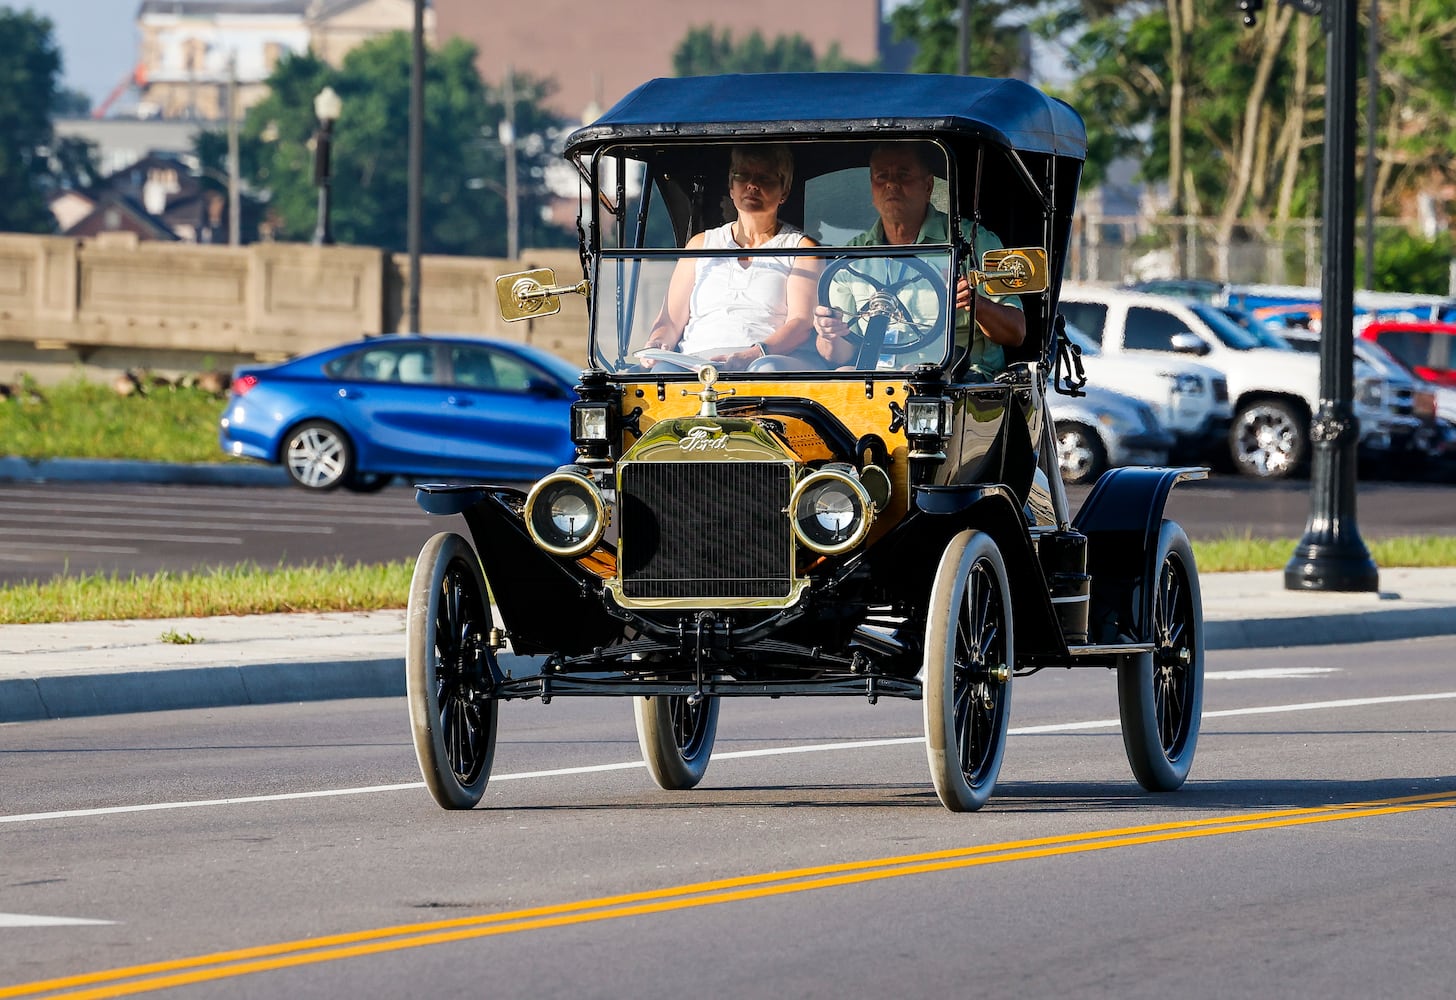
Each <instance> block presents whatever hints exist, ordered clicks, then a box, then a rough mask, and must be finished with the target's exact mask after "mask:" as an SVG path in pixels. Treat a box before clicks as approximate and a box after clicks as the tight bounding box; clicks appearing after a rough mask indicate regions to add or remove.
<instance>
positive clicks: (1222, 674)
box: [1203, 667, 1341, 681]
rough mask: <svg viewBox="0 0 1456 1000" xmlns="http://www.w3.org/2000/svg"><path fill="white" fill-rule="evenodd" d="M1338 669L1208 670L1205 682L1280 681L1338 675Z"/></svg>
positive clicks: (1267, 668) (1204, 677)
mask: <svg viewBox="0 0 1456 1000" xmlns="http://www.w3.org/2000/svg"><path fill="white" fill-rule="evenodd" d="M1340 670H1341V668H1340V667H1257V668H1254V669H1250V670H1208V671H1205V672H1204V674H1203V679H1204V680H1206V681H1276V680H1277V681H1282V680H1297V679H1300V678H1303V677H1319V676H1322V675H1324V674H1338V673H1339V672H1340Z"/></svg>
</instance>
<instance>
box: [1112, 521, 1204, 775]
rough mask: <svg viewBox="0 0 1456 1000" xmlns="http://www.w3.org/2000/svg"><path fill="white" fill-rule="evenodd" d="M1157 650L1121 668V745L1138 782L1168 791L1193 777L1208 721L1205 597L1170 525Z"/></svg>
mask: <svg viewBox="0 0 1456 1000" xmlns="http://www.w3.org/2000/svg"><path fill="white" fill-rule="evenodd" d="M1157 566H1158V571H1157V573H1158V576H1157V582H1156V588H1157V589H1156V590H1155V591H1154V593H1153V601H1152V612H1153V617H1152V622H1151V627H1152V636H1151V638H1152V641H1153V651H1152V652H1151V653H1141V654H1138V655H1136V656H1128V657H1125V658H1124V659H1123V660H1122V662H1121V663H1120V664H1119V665H1118V668H1117V704H1118V714H1119V715H1120V716H1121V717H1122V742H1123V747H1124V748H1125V749H1126V750H1127V760H1128V763H1129V764H1131V765H1132V773H1133V775H1134V776H1135V777H1136V778H1137V780H1138V784H1140V785H1142V786H1143V787H1144V788H1146V789H1147V790H1148V791H1150V792H1171V791H1173V790H1174V789H1175V788H1178V787H1179V786H1180V785H1182V784H1183V782H1184V781H1186V780H1187V778H1188V771H1189V769H1190V768H1191V767H1192V766H1193V752H1194V750H1195V748H1196V747H1197V745H1198V731H1199V726H1200V723H1201V721H1202V717H1203V595H1202V591H1201V590H1200V588H1199V585H1198V567H1197V565H1195V564H1194V562H1193V548H1192V546H1190V545H1189V544H1188V536H1187V535H1185V534H1184V533H1183V529H1182V528H1181V527H1179V526H1178V524H1177V523H1175V522H1173V521H1164V522H1163V527H1162V530H1161V531H1160V532H1159V534H1158V560H1157Z"/></svg>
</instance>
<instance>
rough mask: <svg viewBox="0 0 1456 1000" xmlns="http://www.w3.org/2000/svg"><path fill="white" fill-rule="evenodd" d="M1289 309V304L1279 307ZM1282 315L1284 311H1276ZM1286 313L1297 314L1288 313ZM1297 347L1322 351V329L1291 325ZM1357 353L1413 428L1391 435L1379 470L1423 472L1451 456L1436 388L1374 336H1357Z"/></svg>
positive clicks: (1289, 334) (1290, 337)
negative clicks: (1407, 367)
mask: <svg viewBox="0 0 1456 1000" xmlns="http://www.w3.org/2000/svg"><path fill="white" fill-rule="evenodd" d="M1275 308H1278V309H1286V310H1287V309H1288V308H1289V307H1287V306H1281V307H1275ZM1275 315H1276V316H1277V315H1280V314H1275ZM1284 315H1296V314H1295V313H1284ZM1280 335H1281V336H1282V337H1283V338H1284V340H1285V341H1286V342H1287V343H1288V344H1289V345H1290V346H1291V347H1293V348H1294V349H1295V350H1296V351H1299V352H1301V353H1303V354H1318V353H1319V351H1320V332H1319V331H1318V330H1312V329H1310V328H1308V327H1306V326H1292V327H1287V328H1285V329H1284V330H1282V331H1281V334H1280ZM1355 357H1356V358H1358V359H1359V360H1360V362H1361V363H1362V364H1365V365H1369V366H1370V368H1371V370H1373V371H1374V372H1376V373H1377V374H1378V375H1379V376H1380V377H1381V378H1383V379H1384V380H1385V393H1386V399H1387V400H1389V401H1390V404H1391V406H1392V407H1393V408H1394V409H1395V411H1396V412H1397V413H1399V414H1403V415H1404V416H1405V418H1406V424H1405V425H1402V426H1407V425H1408V426H1409V428H1410V430H1409V432H1406V431H1404V430H1401V431H1398V432H1397V433H1394V434H1392V435H1391V447H1390V449H1389V450H1388V452H1386V453H1385V455H1384V459H1385V460H1384V462H1383V463H1382V465H1381V466H1380V467H1379V469H1378V471H1380V472H1383V473H1390V474H1394V475H1397V476H1421V475H1424V474H1425V473H1426V472H1427V471H1428V469H1429V468H1430V467H1432V466H1435V465H1440V464H1442V463H1444V462H1446V461H1447V460H1448V458H1449V457H1450V456H1448V455H1447V454H1446V452H1447V445H1446V435H1445V434H1444V433H1443V431H1442V428H1441V427H1440V426H1439V424H1438V421H1437V416H1436V392H1435V389H1434V387H1433V386H1431V385H1429V384H1428V383H1425V382H1422V381H1420V380H1418V379H1416V378H1415V377H1413V376H1412V375H1411V373H1410V372H1408V371H1406V369H1405V368H1404V367H1402V366H1401V364H1400V362H1399V361H1397V360H1396V359H1395V358H1394V357H1392V356H1391V355H1390V353H1389V352H1388V351H1386V350H1385V349H1384V348H1382V347H1381V346H1380V345H1379V344H1377V343H1375V342H1374V341H1372V340H1362V339H1360V338H1356V339H1355Z"/></svg>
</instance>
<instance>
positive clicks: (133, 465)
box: [0, 455, 288, 486]
mask: <svg viewBox="0 0 1456 1000" xmlns="http://www.w3.org/2000/svg"><path fill="white" fill-rule="evenodd" d="M0 482H57V483H76V482H108V483H156V484H171V483H180V484H183V485H187V486H287V485H288V473H287V472H285V471H284V470H283V468H282V467H281V466H275V465H262V464H258V465H253V464H241V463H238V464H234V463H231V462H194V463H177V462H141V461H133V460H129V459H105V458H96V459H89V458H46V459H29V458H18V457H16V456H14V455H7V456H4V457H0Z"/></svg>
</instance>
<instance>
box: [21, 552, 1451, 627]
mask: <svg viewBox="0 0 1456 1000" xmlns="http://www.w3.org/2000/svg"><path fill="white" fill-rule="evenodd" d="M1295 544H1296V542H1295V540H1294V539H1292V538H1285V539H1273V540H1271V539H1262V538H1252V537H1248V536H1244V537H1234V536H1229V537H1226V538H1221V539H1217V540H1214V541H1207V542H1195V543H1194V544H1193V554H1194V558H1195V559H1197V560H1198V568H1199V571H1200V572H1202V573H1228V572H1241V571H1248V570H1280V569H1283V568H1284V565H1285V563H1287V562H1289V558H1290V556H1291V555H1293V554H1294V547H1295ZM1366 545H1367V547H1368V548H1369V549H1370V554H1371V556H1372V557H1373V558H1374V559H1375V564H1376V565H1377V566H1380V567H1382V568H1385V569H1390V568H1393V567H1397V566H1456V538H1445V537H1419V538H1417V537H1410V538H1391V539H1382V540H1379V541H1369V542H1367V543H1366ZM413 572H414V564H413V562H411V561H408V560H401V561H398V562H391V563H384V564H377V565H366V566H356V565H346V564H344V563H342V562H340V563H335V564H333V565H327V566H304V567H281V566H280V567H273V568H268V567H259V566H255V565H249V564H244V565H239V566H228V567H220V568H218V569H214V570H209V571H206V572H201V573H156V574H153V575H151V576H140V575H135V574H133V575H129V576H120V575H116V574H101V573H93V574H87V575H82V576H73V577H57V578H56V579H53V580H50V581H47V582H44V583H34V584H22V585H19V586H15V587H8V588H0V625H17V624H28V623H32V622H60V621H99V620H105V619H125V618H194V617H206V616H209V615H257V614H269V613H273V612H288V611H377V610H380V609H383V608H402V607H404V606H405V602H406V600H407V599H408V595H409V581H410V574H411V573H413ZM168 635H171V636H172V637H171V638H169V637H168ZM162 638H163V641H166V642H172V643H183V642H189V641H195V640H192V639H191V637H190V633H185V632H184V633H177V632H175V631H174V632H172V633H169V634H164V635H163V637H162Z"/></svg>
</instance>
